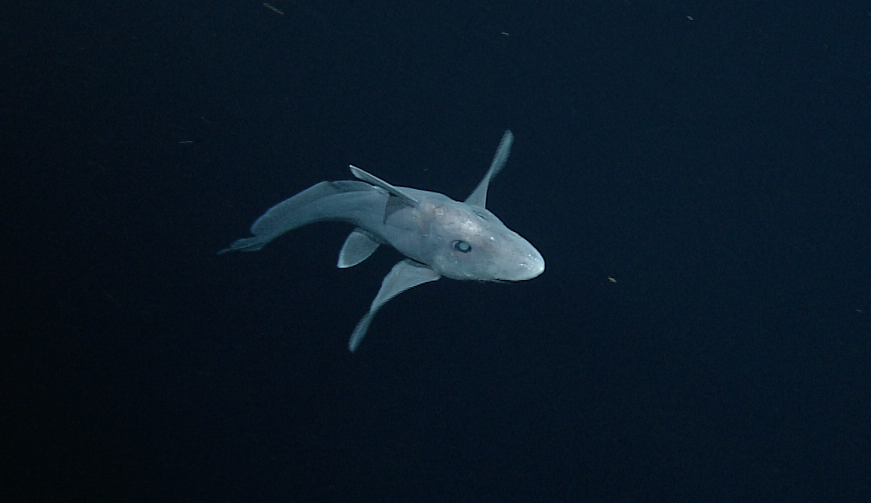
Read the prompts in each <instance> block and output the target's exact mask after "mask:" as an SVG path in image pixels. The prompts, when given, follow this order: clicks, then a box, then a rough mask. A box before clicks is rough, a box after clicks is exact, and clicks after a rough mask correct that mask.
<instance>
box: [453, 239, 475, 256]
mask: <svg viewBox="0 0 871 503" xmlns="http://www.w3.org/2000/svg"><path fill="white" fill-rule="evenodd" d="M451 246H453V247H454V250H457V251H458V252H460V253H469V252H470V251H472V245H470V244H469V243H467V242H466V241H459V240H457V241H454V242H453V243H451Z"/></svg>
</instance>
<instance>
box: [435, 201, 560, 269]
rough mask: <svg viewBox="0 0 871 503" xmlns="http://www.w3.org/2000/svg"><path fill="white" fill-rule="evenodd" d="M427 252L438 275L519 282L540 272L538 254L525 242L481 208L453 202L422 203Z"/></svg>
mask: <svg viewBox="0 0 871 503" xmlns="http://www.w3.org/2000/svg"><path fill="white" fill-rule="evenodd" d="M419 210H420V212H421V214H422V215H426V217H425V218H424V219H422V220H423V221H425V222H427V229H426V236H427V241H428V242H429V246H428V247H427V248H428V250H429V253H428V255H429V256H427V257H426V263H427V264H429V266H430V267H432V269H433V270H434V271H435V272H436V273H438V274H439V275H440V276H444V277H446V278H452V279H461V280H478V281H523V280H527V279H532V278H534V277H536V276H538V275H540V274H541V273H542V272H544V258H542V256H541V253H539V252H538V250H536V249H535V247H534V246H532V245H531V244H530V243H529V241H527V240H526V239H524V238H523V237H521V236H520V235H519V234H517V233H516V232H514V231H512V230H511V229H509V228H508V227H506V226H505V224H503V223H502V221H501V220H499V218H497V217H496V215H494V214H493V213H491V212H490V211H489V210H487V209H485V208H481V207H478V206H473V205H469V204H466V203H460V202H457V201H452V200H448V201H438V202H437V203H428V202H423V203H422V204H421V205H420V207H419Z"/></svg>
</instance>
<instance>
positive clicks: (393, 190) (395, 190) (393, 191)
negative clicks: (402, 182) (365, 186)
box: [351, 164, 420, 206]
mask: <svg viewBox="0 0 871 503" xmlns="http://www.w3.org/2000/svg"><path fill="white" fill-rule="evenodd" d="M351 173H353V174H354V176H355V177H357V178H359V179H360V180H363V181H364V182H368V183H371V184H372V185H374V186H376V187H381V188H382V189H384V190H386V191H387V192H389V193H390V195H392V196H396V197H398V198H400V199H402V200H403V201H404V202H405V203H407V204H409V205H411V206H417V205H418V204H419V203H420V201H418V200H417V198H415V197H413V196H411V195H410V194H407V193H405V192H403V191H402V189H400V188H399V187H394V186H393V185H390V184H389V183H387V182H385V181H384V180H382V179H380V178H378V177H377V176H375V175H373V174H372V173H367V172H366V171H363V170H362V169H360V168H358V167H357V166H354V165H353V164H352V165H351Z"/></svg>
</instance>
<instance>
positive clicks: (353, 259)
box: [336, 227, 381, 269]
mask: <svg viewBox="0 0 871 503" xmlns="http://www.w3.org/2000/svg"><path fill="white" fill-rule="evenodd" d="M380 244H381V243H379V242H378V241H375V240H374V239H372V236H371V235H370V234H369V233H368V232H366V231H364V230H363V229H360V228H359V227H358V228H356V229H354V230H353V231H352V232H351V234H349V235H348V239H346V240H345V244H344V245H342V251H340V252H339V262H338V264H336V267H338V268H339V269H345V268H346V267H354V266H355V265H357V264H359V263H360V262H362V261H364V260H366V259H367V258H369V256H370V255H372V254H373V253H375V250H377V249H378V246H380Z"/></svg>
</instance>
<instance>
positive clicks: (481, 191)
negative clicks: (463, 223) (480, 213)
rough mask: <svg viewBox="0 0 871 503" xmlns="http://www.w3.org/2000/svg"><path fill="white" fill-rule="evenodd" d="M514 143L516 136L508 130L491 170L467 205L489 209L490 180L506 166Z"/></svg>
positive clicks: (476, 188) (471, 195)
mask: <svg viewBox="0 0 871 503" xmlns="http://www.w3.org/2000/svg"><path fill="white" fill-rule="evenodd" d="M513 141H514V135H513V134H511V130H510V129H508V130H506V131H505V134H503V135H502V141H500V142H499V147H498V148H497V149H496V155H494V156H493V162H491V163H490V169H489V170H487V174H486V175H484V178H482V179H481V181H480V183H478V186H477V187H475V190H473V191H472V193H471V194H470V195H469V197H467V198H466V201H465V203H466V204H473V205H475V206H479V207H481V208H486V207H487V187H488V186H489V185H490V180H492V179H493V178H494V177H495V176H496V175H497V174H498V173H499V172H500V171H502V167H503V166H505V161H507V160H508V154H510V153H511V142H513Z"/></svg>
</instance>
